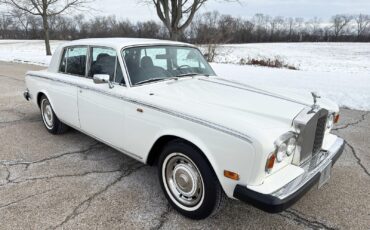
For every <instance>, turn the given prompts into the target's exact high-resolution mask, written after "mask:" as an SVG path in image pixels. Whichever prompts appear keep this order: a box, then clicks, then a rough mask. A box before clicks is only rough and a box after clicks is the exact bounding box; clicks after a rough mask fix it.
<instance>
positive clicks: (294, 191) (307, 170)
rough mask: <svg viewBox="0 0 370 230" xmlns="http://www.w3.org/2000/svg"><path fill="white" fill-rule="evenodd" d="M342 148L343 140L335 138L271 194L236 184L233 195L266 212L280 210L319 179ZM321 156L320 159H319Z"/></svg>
mask: <svg viewBox="0 0 370 230" xmlns="http://www.w3.org/2000/svg"><path fill="white" fill-rule="evenodd" d="M343 150H344V140H343V139H341V138H337V140H336V141H335V142H334V143H333V145H332V146H331V147H330V149H328V150H327V151H321V152H320V153H318V154H316V155H315V157H316V158H315V157H313V158H312V159H310V160H309V161H306V162H304V163H303V164H302V165H301V166H300V167H301V168H302V169H304V173H302V174H301V175H300V176H298V177H297V178H295V179H294V180H292V181H291V182H289V183H288V184H286V185H285V186H283V187H282V188H280V189H278V190H277V191H275V192H273V193H271V194H262V193H259V192H256V191H254V190H251V189H249V188H247V187H246V186H243V185H237V186H236V187H235V190H234V197H235V198H237V199H239V200H242V201H245V202H247V203H250V204H252V205H253V206H255V207H257V208H259V209H262V210H264V211H267V212H271V213H276V212H281V211H283V210H285V209H286V208H288V207H289V206H291V205H292V204H294V203H295V202H296V201H297V200H298V199H299V198H301V197H302V196H303V195H304V194H305V193H306V192H307V191H308V190H309V189H310V188H311V187H312V186H314V185H315V184H316V183H317V182H318V181H319V180H320V175H321V172H322V171H323V170H324V169H325V167H327V166H328V164H331V165H332V166H333V165H334V163H335V162H336V161H337V160H338V158H339V157H340V155H341V154H342V153H343ZM320 158H321V160H320Z"/></svg>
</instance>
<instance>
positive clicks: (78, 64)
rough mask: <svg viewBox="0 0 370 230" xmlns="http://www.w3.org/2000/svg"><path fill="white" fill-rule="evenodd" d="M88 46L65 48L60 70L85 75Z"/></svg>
mask: <svg viewBox="0 0 370 230" xmlns="http://www.w3.org/2000/svg"><path fill="white" fill-rule="evenodd" d="M86 54H87V48H86V47H68V48H66V49H64V53H63V57H62V60H61V63H60V67H59V71H60V72H63V73H68V74H72V75H79V76H85V71H86Z"/></svg>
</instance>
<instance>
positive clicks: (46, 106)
mask: <svg viewBox="0 0 370 230" xmlns="http://www.w3.org/2000/svg"><path fill="white" fill-rule="evenodd" d="M41 115H42V120H43V121H44V124H45V126H46V128H48V129H52V128H53V126H54V115H53V109H52V108H51V105H50V103H49V101H48V100H46V99H43V100H42V101H41Z"/></svg>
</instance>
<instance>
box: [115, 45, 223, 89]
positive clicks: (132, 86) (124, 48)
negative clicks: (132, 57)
mask: <svg viewBox="0 0 370 230" xmlns="http://www.w3.org/2000/svg"><path fill="white" fill-rule="evenodd" d="M161 46H173V47H186V48H193V49H196V50H197V51H198V52H199V53H200V54H201V55H203V53H202V51H201V50H200V49H199V48H198V47H196V46H194V45H192V44H185V43H184V44H181V43H180V44H171V43H165V42H163V43H153V44H150V43H148V44H138V45H129V46H124V47H122V48H121V52H120V56H121V57H120V58H121V60H122V62H123V67H124V69H125V73H126V76H127V80H128V85H129V86H130V88H134V87H140V86H144V85H148V84H155V83H159V82H163V81H155V82H148V83H144V84H140V85H133V84H132V82H131V77H130V74H129V72H128V69H127V65H126V61H125V59H124V58H123V52H124V51H125V50H127V49H130V48H135V47H161ZM205 61H206V63H207V64H208V65H209V67H210V68H211V70H212V71H213V72H214V73H215V71H214V70H213V68H212V66H211V65H210V64H209V62H208V61H207V60H205ZM121 68H122V67H121ZM199 75H201V74H199ZM209 76H217V75H216V73H215V75H209Z"/></svg>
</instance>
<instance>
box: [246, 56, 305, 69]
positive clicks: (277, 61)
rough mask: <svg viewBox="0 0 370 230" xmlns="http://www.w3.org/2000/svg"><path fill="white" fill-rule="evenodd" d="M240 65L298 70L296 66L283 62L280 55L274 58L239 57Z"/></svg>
mask: <svg viewBox="0 0 370 230" xmlns="http://www.w3.org/2000/svg"><path fill="white" fill-rule="evenodd" d="M239 64H240V65H257V66H266V67H272V68H286V69H291V70H298V68H297V67H295V66H293V65H289V64H287V63H285V62H284V60H282V59H281V58H280V57H278V56H277V57H275V58H263V59H256V58H248V59H244V58H242V59H240V61H239Z"/></svg>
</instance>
